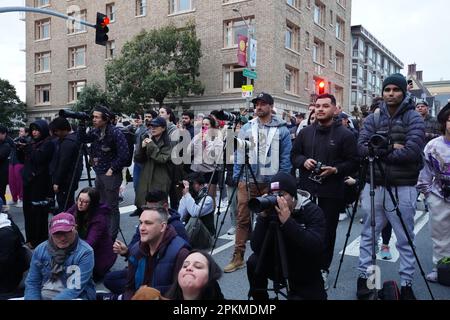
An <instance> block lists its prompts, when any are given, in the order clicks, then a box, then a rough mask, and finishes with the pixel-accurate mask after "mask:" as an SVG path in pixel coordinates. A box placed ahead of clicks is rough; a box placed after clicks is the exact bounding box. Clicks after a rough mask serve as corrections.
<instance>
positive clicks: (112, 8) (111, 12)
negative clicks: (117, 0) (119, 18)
mask: <svg viewBox="0 0 450 320" xmlns="http://www.w3.org/2000/svg"><path fill="white" fill-rule="evenodd" d="M106 15H107V16H108V18H109V22H114V21H115V20H116V5H115V4H114V2H113V3H108V4H106Z"/></svg>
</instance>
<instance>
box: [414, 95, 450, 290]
mask: <svg viewBox="0 0 450 320" xmlns="http://www.w3.org/2000/svg"><path fill="white" fill-rule="evenodd" d="M438 122H439V124H440V125H441V133H442V135H441V136H440V137H439V138H436V139H433V140H431V141H430V142H429V143H428V144H427V145H426V147H425V151H424V154H425V167H424V168H423V170H422V171H421V172H420V175H419V181H418V182H417V189H418V190H419V192H422V193H423V194H424V195H425V198H426V200H427V203H428V208H429V210H430V226H431V240H432V241H433V265H434V268H433V269H432V270H431V272H430V273H429V274H428V275H427V276H426V278H427V280H428V281H431V282H437V280H438V271H437V264H438V261H439V260H441V259H442V258H445V257H450V103H449V104H447V105H446V106H445V107H444V108H443V109H442V110H441V111H440V112H439V114H438Z"/></svg>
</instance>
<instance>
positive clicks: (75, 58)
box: [69, 46, 86, 68]
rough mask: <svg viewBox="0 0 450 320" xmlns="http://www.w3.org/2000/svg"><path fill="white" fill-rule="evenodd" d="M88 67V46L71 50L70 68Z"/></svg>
mask: <svg viewBox="0 0 450 320" xmlns="http://www.w3.org/2000/svg"><path fill="white" fill-rule="evenodd" d="M84 66H86V46H81V47H74V48H69V68H78V67H84Z"/></svg>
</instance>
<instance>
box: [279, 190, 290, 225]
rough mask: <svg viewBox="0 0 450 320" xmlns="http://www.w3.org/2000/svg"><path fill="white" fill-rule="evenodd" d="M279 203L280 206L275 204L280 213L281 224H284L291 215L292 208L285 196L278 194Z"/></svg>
mask: <svg viewBox="0 0 450 320" xmlns="http://www.w3.org/2000/svg"><path fill="white" fill-rule="evenodd" d="M277 204H278V206H275V210H276V211H277V213H278V219H279V220H280V222H281V224H284V223H285V222H286V221H287V220H288V219H289V217H290V216H291V210H290V209H289V205H288V203H287V201H286V199H285V198H284V197H280V196H277Z"/></svg>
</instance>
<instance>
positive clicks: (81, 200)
mask: <svg viewBox="0 0 450 320" xmlns="http://www.w3.org/2000/svg"><path fill="white" fill-rule="evenodd" d="M78 202H79V203H84V204H89V203H90V202H91V201H89V200H83V199H80V198H78Z"/></svg>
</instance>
